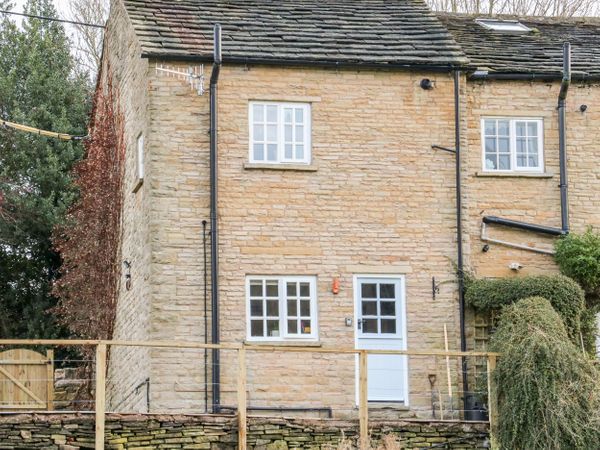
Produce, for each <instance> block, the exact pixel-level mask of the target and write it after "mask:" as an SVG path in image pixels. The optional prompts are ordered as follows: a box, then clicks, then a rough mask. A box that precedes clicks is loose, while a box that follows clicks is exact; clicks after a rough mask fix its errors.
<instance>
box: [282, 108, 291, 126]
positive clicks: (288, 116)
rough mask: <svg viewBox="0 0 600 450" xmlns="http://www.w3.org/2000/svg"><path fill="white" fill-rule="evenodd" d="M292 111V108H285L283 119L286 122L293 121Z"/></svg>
mask: <svg viewBox="0 0 600 450" xmlns="http://www.w3.org/2000/svg"><path fill="white" fill-rule="evenodd" d="M292 111H293V109H292V108H285V109H284V110H283V120H284V121H285V122H286V123H291V122H292Z"/></svg>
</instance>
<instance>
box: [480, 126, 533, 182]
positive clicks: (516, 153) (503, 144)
mask: <svg viewBox="0 0 600 450" xmlns="http://www.w3.org/2000/svg"><path fill="white" fill-rule="evenodd" d="M481 127H482V133H481V134H482V143H483V170H484V171H488V172H511V171H515V172H518V171H522V172H542V171H543V170H544V164H543V121H542V120H541V119H522V118H518V119H517V118H515V119H511V118H485V119H483V120H482V124H481Z"/></svg>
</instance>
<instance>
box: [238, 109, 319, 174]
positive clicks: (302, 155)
mask: <svg viewBox="0 0 600 450" xmlns="http://www.w3.org/2000/svg"><path fill="white" fill-rule="evenodd" d="M249 123H250V162H251V163H267V164H278V163H299V164H309V163H310V158H311V155H310V153H311V152H310V150H311V148H310V145H311V143H310V105H309V104H307V103H274V102H250V120H249Z"/></svg>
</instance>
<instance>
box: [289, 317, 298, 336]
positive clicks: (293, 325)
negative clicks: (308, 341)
mask: <svg viewBox="0 0 600 450" xmlns="http://www.w3.org/2000/svg"><path fill="white" fill-rule="evenodd" d="M287 326H288V333H290V334H298V322H297V321H296V320H288V321H287Z"/></svg>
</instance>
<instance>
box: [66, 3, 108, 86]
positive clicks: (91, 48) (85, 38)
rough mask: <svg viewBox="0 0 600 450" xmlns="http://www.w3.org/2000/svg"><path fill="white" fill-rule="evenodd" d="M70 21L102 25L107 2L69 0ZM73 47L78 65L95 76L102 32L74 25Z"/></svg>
mask: <svg viewBox="0 0 600 450" xmlns="http://www.w3.org/2000/svg"><path fill="white" fill-rule="evenodd" d="M69 10H70V19H72V20H75V21H78V22H84V23H95V24H104V23H105V22H106V20H107V18H108V12H109V2H108V0H69ZM74 27H75V30H76V34H75V42H74V44H75V47H76V53H77V55H78V57H79V59H80V63H81V64H82V65H83V66H84V67H85V68H86V69H87V70H88V71H89V72H90V73H91V74H92V75H94V74H96V72H97V71H98V67H99V66H100V59H101V57H102V42H103V38H104V30H102V29H100V28H93V27H86V26H82V25H75V26H74Z"/></svg>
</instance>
